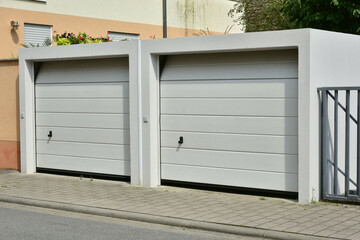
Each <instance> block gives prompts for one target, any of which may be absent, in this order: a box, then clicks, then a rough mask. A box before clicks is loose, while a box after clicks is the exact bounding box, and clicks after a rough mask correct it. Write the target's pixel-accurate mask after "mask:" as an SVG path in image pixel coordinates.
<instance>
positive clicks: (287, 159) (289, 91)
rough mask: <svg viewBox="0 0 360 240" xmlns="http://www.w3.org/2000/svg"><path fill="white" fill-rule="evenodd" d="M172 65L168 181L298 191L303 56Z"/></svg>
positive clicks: (239, 56) (166, 110)
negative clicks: (300, 61)
mask: <svg viewBox="0 0 360 240" xmlns="http://www.w3.org/2000/svg"><path fill="white" fill-rule="evenodd" d="M165 60H166V61H165V64H164V67H163V69H162V72H161V76H160V79H161V81H160V96H161V99H160V111H161V118H160V124H161V139H160V144H161V149H160V151H161V178H162V179H166V180H175V181H186V182H196V183H208V184H220V185H229V186H237V187H246V188H260V189H269V190H279V191H290V192H296V191H297V190H298V183H297V172H298V155H297V154H298V53H297V50H296V49H294V50H278V51H256V52H238V53H209V54H192V55H185V54H184V55H178V56H175V55H172V56H167V58H166V59H165ZM180 137H183V143H181V144H179V143H178V141H179V139H180Z"/></svg>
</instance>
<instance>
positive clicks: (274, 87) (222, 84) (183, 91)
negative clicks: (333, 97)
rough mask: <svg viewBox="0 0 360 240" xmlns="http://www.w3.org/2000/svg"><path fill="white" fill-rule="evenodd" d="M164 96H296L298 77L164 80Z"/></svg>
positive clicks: (162, 90)
mask: <svg viewBox="0 0 360 240" xmlns="http://www.w3.org/2000/svg"><path fill="white" fill-rule="evenodd" d="M161 97H162V98H180V97H183V98H188V97H193V98H194V97H196V98H200V97H207V98H209V97H212V98H218V97H219V98H220V97H226V98H231V97H242V98H247V97H250V98H256V97H261V98H287V97H290V98H294V97H297V79H259V80H211V81H209V80H201V81H162V82H161Z"/></svg>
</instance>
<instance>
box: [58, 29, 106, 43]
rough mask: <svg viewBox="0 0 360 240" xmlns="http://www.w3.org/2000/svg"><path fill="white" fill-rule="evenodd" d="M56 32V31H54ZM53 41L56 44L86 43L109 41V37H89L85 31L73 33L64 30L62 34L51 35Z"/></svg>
mask: <svg viewBox="0 0 360 240" xmlns="http://www.w3.org/2000/svg"><path fill="white" fill-rule="evenodd" d="M54 33H56V31H54ZM53 40H54V42H56V44H57V45H59V46H60V45H72V44H87V43H101V42H111V41H112V40H110V39H109V37H97V38H94V37H91V36H89V35H87V34H86V33H84V32H83V33H82V32H79V33H78V34H77V35H76V34H74V33H68V32H66V31H65V32H64V33H63V34H56V35H54V36H53Z"/></svg>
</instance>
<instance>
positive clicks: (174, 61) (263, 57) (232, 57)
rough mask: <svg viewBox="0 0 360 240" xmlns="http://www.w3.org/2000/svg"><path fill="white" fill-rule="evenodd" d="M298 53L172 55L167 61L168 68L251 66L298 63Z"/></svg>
mask: <svg viewBox="0 0 360 240" xmlns="http://www.w3.org/2000/svg"><path fill="white" fill-rule="evenodd" d="M297 61H298V52H297V50H296V49H289V50H270V51H268V50H265V51H256V52H252V51H251V52H226V53H205V54H204V53H199V54H191V55H189V54H180V55H170V56H168V57H167V59H166V65H165V66H166V67H172V66H184V65H193V66H198V65H204V64H205V63H207V64H210V65H219V64H229V63H231V64H233V63H238V64H249V63H260V62H261V63H271V62H297Z"/></svg>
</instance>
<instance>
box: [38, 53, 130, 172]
mask: <svg viewBox="0 0 360 240" xmlns="http://www.w3.org/2000/svg"><path fill="white" fill-rule="evenodd" d="M35 94H36V97H35V98H36V144H37V167H39V168H49V169H58V170H69V171H80V172H94V173H102V174H114V175H130V143H129V142H130V126H129V125H130V122H129V115H130V114H129V61H128V58H116V59H96V60H74V61H54V62H44V63H41V64H40V67H39V72H38V74H37V78H36V81H35ZM50 131H52V137H48V134H49V132H50Z"/></svg>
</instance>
